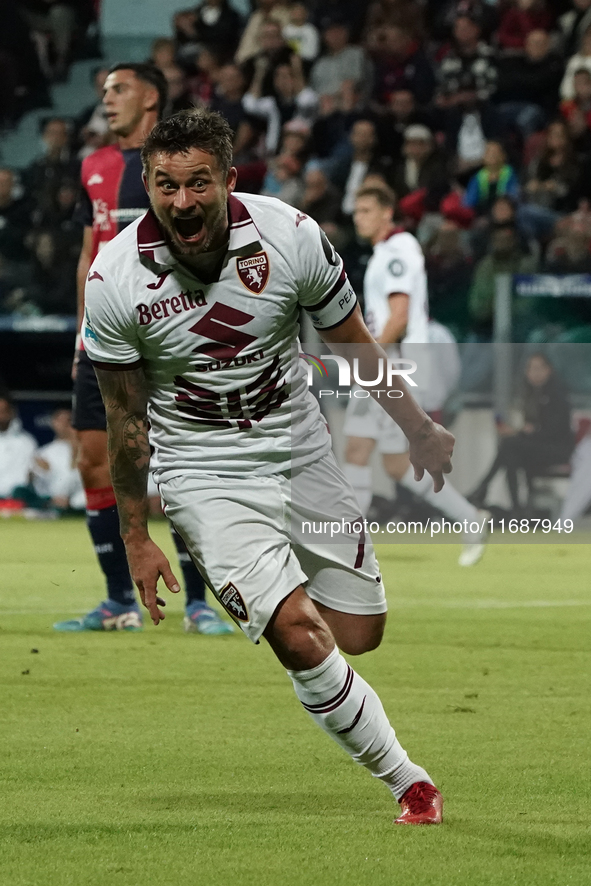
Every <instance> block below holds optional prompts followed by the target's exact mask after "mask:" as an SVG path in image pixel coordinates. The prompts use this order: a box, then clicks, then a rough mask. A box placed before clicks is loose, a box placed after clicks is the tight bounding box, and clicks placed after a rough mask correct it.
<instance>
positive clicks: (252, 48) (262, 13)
mask: <svg viewBox="0 0 591 886" xmlns="http://www.w3.org/2000/svg"><path fill="white" fill-rule="evenodd" d="M270 21H273V22H277V23H278V24H279V27H280V29H281V30H283V28H284V27H285V26H286V25H288V24H289V21H290V11H289V6H288V5H287V4H284V3H282V2H281V0H257V8H256V10H255V11H254V12H253V13H252V15H251V16H250V18H249V19H248V22H247V24H246V28H245V29H244V33H243V34H242V37H241V38H240V43H239V45H238V49H237V50H236V55H235V59H234V60H235V61H236V63H237V64H243V63H244V62H246V61H248V59H250V58H252V57H253V56H254V55H256V54H257V53H258V52H260V51H261V49H262V48H263V46H262V43H261V39H262V32H263V27H264V26H265V25H266V24H267V23H268V22H270Z"/></svg>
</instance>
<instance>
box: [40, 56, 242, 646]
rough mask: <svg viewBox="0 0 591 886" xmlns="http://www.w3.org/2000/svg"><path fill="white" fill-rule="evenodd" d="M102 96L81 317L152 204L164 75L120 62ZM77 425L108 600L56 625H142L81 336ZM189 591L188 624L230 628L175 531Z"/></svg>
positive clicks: (85, 204)
mask: <svg viewBox="0 0 591 886" xmlns="http://www.w3.org/2000/svg"><path fill="white" fill-rule="evenodd" d="M103 103H104V106H105V110H106V113H107V118H108V121H109V129H110V131H111V132H112V133H113V134H114V135H115V136H116V137H117V143H116V144H112V145H108V146H107V147H104V148H102V149H100V150H98V151H95V152H94V153H93V154H91V155H90V156H89V157H87V158H86V159H85V160H84V162H83V164H82V172H81V177H82V194H83V197H82V200H81V204H80V206H79V209H78V214H79V218H80V220H81V222H82V223H83V225H84V239H83V246H82V252H81V254H80V260H79V264H78V320H79V326H78V328H80V324H81V322H82V317H83V314H84V286H85V283H86V280H87V277H88V272H89V268H90V265H91V264H92V261H93V259H94V258H95V256H96V255H97V253H98V251H99V250H100V249H101V248H102V247H103V246H104V245H105V243H108V242H109V240H112V239H113V237H115V236H116V234H118V233H119V232H120V231H122V230H123V229H124V228H125V227H127V225H128V224H130V223H131V222H132V221H135V220H136V219H137V218H138V217H139V216H141V215H143V214H144V212H145V211H146V209H147V208H148V206H149V200H148V195H147V193H146V189H145V187H144V183H143V181H142V164H141V159H140V148H141V146H142V144H143V142H144V139H145V137H146V135H147V134H148V133H149V132H150V130H151V129H152V128H153V126H154V124H155V123H156V121H157V120H158V119H159V117H160V116H161V112H162V109H163V108H164V105H165V103H166V81H165V79H164V77H163V75H162V74H161V72H160V71H159V70H158V69H157V68H155V67H153V66H152V65H144V64H129V63H121V64H119V65H115V66H114V67H113V68H111V71H110V73H109V75H108V77H107V79H106V81H105V86H104V97H103ZM75 368H76V372H75V380H74V417H73V425H74V427H75V428H76V430H77V431H78V445H79V462H78V467H79V470H80V473H81V475H82V481H83V483H84V488H85V493H86V502H87V523H88V529H89V531H90V535H91V538H92V541H93V545H94V549H95V551H96V554H97V557H98V561H99V564H100V567H101V569H102V571H103V574H104V576H105V580H106V584H107V594H108V599H107V600H105V601H103V602H102V603H100V604H99V605H98V606H97V607H96V609H93V610H92V612H89V613H88V614H87V615H85V616H84V617H83V618H77V619H71V620H68V621H64V622H58V623H57V624H56V625H54V627H55V628H56V630H58V631H89V630H90V631H97V630H98V631H101V630H102V631H105V630H116V629H120V630H139V629H141V626H142V618H141V614H140V610H139V608H138V605H137V603H136V597H135V591H134V587H133V582H132V580H131V576H130V574H129V567H128V565H127V559H126V557H125V548H124V546H123V542H122V540H121V536H120V533H119V518H118V516H117V508H116V505H115V496H114V493H113V487H112V485H111V479H110V477H109V465H108V458H107V434H106V420H105V410H104V406H103V403H102V400H101V396H100V392H99V389H98V384H97V381H96V376H95V373H94V369H93V368H92V365H91V363H90V360H89V359H88V356H87V355H86V353H85V351H84V347H83V343H82V342H81V340H80V337H79V338H78V341H77V350H76V357H75ZM173 539H174V542H175V545H176V548H177V551H178V555H179V560H180V563H181V568H182V570H183V577H184V580H185V590H186V595H187V599H186V608H185V620H184V625H185V630H187V631H193V632H196V633H203V634H228V633H232V631H233V628H232V625H231V624H229V623H228V622H226V621H224V620H223V619H221V618H220V617H219V616H218V614H217V613H216V612H215V610H214V609H212V608H211V607H210V606H208V605H207V603H206V600H205V583H204V581H203V578H202V577H201V575H200V574H199V572H198V570H197V568H196V567H195V564H194V563H193V561H192V560H191V557H190V556H189V553H188V551H187V549H186V547H185V545H184V543H183V540H182V539H181V537H180V536H179V535H178V534H177V533H176V532H173Z"/></svg>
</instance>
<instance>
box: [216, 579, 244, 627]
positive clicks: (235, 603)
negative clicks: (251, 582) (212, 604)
mask: <svg viewBox="0 0 591 886" xmlns="http://www.w3.org/2000/svg"><path fill="white" fill-rule="evenodd" d="M217 598H218V600H219V601H220V603H221V604H222V606H223V607H224V609H225V610H226V612H228V613H229V614H230V615H231V616H232V618H235V619H237V620H238V621H248V620H249V619H248V611H247V609H246V603H245V602H244V600H243V599H242V594H241V593H240V591H239V590H238V588H237V587H236V585H233V584H232V582H231V581H229V582H228V584H227V585H224V587H223V588H222V589H221V591H220V592H219V594H218V595H217Z"/></svg>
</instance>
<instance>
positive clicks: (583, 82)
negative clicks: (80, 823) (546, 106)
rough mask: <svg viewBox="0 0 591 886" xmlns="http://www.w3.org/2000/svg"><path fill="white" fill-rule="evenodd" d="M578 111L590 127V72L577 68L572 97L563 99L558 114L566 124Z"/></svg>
mask: <svg viewBox="0 0 591 886" xmlns="http://www.w3.org/2000/svg"><path fill="white" fill-rule="evenodd" d="M577 111H579V112H580V113H581V114H582V115H583V118H584V120H585V123H586V125H587V126H590V125H591V70H588V69H587V68H579V69H578V70H577V71H575V73H574V75H573V97H572V99H563V100H562V102H561V103H560V113H561V114H562V116H563V117H564V119H565V120H566V121H567V122H570V120H571V119H572V118H573V116H574V115H575V114H576V112H577Z"/></svg>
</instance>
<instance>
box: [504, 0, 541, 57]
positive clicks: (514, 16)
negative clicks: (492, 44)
mask: <svg viewBox="0 0 591 886" xmlns="http://www.w3.org/2000/svg"><path fill="white" fill-rule="evenodd" d="M553 26H554V15H553V14H552V12H551V10H550V9H549V8H548V4H547V3H546V0H513V2H512V4H511V5H510V6H509V7H508V8H507V9H505V11H504V12H503V13H501V21H500V24H499V30H498V31H497V41H498V44H499V46H500V47H501V49H523V48H524V46H525V41H526V38H527V36H528V34H530V33H531V32H532V31H551V30H552V28H553Z"/></svg>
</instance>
